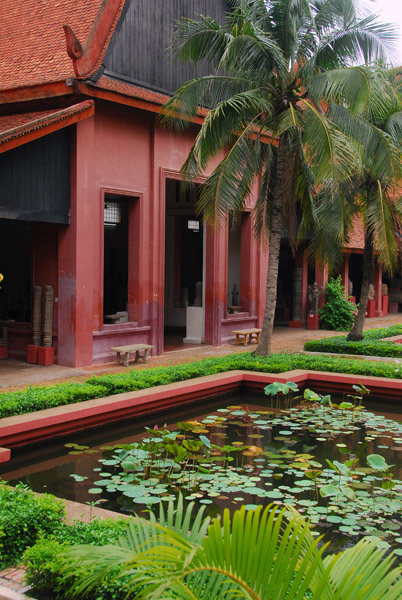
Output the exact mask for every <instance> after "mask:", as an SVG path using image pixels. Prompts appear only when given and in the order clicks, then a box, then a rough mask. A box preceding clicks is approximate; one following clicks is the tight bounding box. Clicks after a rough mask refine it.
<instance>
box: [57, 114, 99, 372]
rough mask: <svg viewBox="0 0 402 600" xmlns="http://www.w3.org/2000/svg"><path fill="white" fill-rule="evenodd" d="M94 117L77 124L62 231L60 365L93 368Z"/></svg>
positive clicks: (96, 215)
mask: <svg viewBox="0 0 402 600" xmlns="http://www.w3.org/2000/svg"><path fill="white" fill-rule="evenodd" d="M93 156H94V118H93V117H92V118H89V119H86V120H84V121H80V122H79V123H77V125H76V128H75V131H73V135H72V142H71V223H70V225H68V226H66V227H61V228H60V234H59V259H58V277H59V281H58V288H59V312H58V332H59V343H58V362H59V364H61V365H65V366H69V367H84V366H87V365H90V364H92V330H93V320H94V314H93V313H94V310H93V308H94V307H93V290H94V268H93V266H94V264H95V263H94V246H95V243H94V235H95V230H96V227H97V225H99V218H100V215H99V196H98V195H97V194H95V192H94V164H93Z"/></svg>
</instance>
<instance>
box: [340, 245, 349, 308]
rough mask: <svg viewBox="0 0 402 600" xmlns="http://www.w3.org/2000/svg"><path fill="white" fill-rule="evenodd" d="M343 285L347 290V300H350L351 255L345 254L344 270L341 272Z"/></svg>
mask: <svg viewBox="0 0 402 600" xmlns="http://www.w3.org/2000/svg"><path fill="white" fill-rule="evenodd" d="M341 277H342V285H343V286H344V288H345V298H346V300H349V255H348V254H345V259H344V262H343V268H342V271H341Z"/></svg>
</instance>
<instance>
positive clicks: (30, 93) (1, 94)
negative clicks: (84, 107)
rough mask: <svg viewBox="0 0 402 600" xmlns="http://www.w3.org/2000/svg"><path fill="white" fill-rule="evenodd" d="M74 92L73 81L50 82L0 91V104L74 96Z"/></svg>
mask: <svg viewBox="0 0 402 600" xmlns="http://www.w3.org/2000/svg"><path fill="white" fill-rule="evenodd" d="M75 92H76V90H75V84H74V80H73V79H63V80H62V81H51V82H50V83H41V84H38V85H31V86H27V87H21V88H12V89H9V90H1V91H0V104H14V103H15V102H25V101H28V100H38V99H41V98H54V97H55V96H68V95H71V94H74V93H75Z"/></svg>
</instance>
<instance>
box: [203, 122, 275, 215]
mask: <svg viewBox="0 0 402 600" xmlns="http://www.w3.org/2000/svg"><path fill="white" fill-rule="evenodd" d="M250 130H251V125H250V126H249V127H246V128H245V129H244V131H243V132H242V133H241V134H240V135H239V136H238V138H237V140H236V141H235V142H234V143H233V145H232V146H231V148H230V149H229V150H228V151H227V153H226V155H225V157H224V158H223V159H222V161H221V162H220V163H219V164H218V166H217V167H216V168H215V169H214V171H213V172H212V174H211V175H210V176H209V177H208V178H207V180H206V181H205V183H204V185H203V186H202V190H201V195H200V199H199V201H198V205H197V210H198V212H199V213H202V214H203V216H204V219H205V220H206V221H207V222H209V223H211V224H215V225H216V224H222V225H223V224H224V223H225V221H226V216H227V215H228V214H234V215H236V214H238V213H239V212H241V211H242V210H243V209H244V207H245V200H246V198H247V197H248V196H249V194H250V192H251V188H252V184H253V182H254V180H255V177H256V175H257V174H258V173H260V172H261V171H262V168H263V164H264V146H265V145H264V144H263V143H262V142H261V139H260V137H259V136H257V137H256V138H255V139H252V138H250V137H249V134H250Z"/></svg>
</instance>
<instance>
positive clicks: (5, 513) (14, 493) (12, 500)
mask: <svg viewBox="0 0 402 600" xmlns="http://www.w3.org/2000/svg"><path fill="white" fill-rule="evenodd" d="M64 516H65V509H64V503H63V502H62V501H61V500H57V499H56V498H55V497H54V496H51V495H50V494H41V495H40V496H39V495H36V494H34V493H33V492H31V491H30V490H28V489H27V488H26V487H25V486H24V485H23V484H18V485H17V486H16V487H15V488H12V487H10V486H8V485H6V484H4V483H0V544H1V546H0V565H1V567H5V566H6V565H9V564H12V563H14V562H16V561H18V560H19V559H20V558H21V555H22V553H23V551H24V550H25V548H27V547H28V546H32V545H33V544H34V543H35V542H36V540H37V539H38V538H39V536H40V535H44V534H50V533H55V532H57V531H58V530H59V529H60V528H61V527H62V525H63V522H64Z"/></svg>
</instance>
